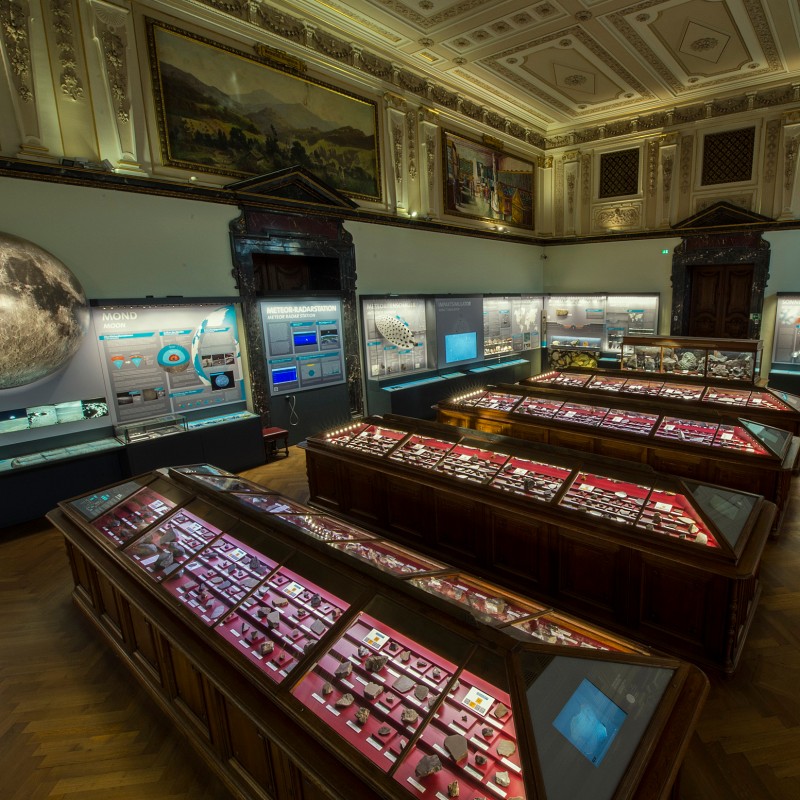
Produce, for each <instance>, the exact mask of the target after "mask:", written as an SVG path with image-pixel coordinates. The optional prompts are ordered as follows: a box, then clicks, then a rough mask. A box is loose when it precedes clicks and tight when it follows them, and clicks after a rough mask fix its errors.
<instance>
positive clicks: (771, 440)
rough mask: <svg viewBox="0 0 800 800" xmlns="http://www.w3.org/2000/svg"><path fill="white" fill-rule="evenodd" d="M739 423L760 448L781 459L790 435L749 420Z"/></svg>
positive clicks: (787, 432) (780, 429)
mask: <svg viewBox="0 0 800 800" xmlns="http://www.w3.org/2000/svg"><path fill="white" fill-rule="evenodd" d="M740 422H741V423H742V426H743V427H744V428H745V430H746V431H747V433H748V434H749V435H750V436H752V437H754V438H755V439H757V441H758V443H759V444H760V445H761V446H762V447H765V448H768V449H769V450H770V451H771V452H772V453H774V454H775V455H776V456H778V457H779V458H783V456H784V454H785V452H786V449H787V447H788V445H789V442H791V440H792V434H791V433H789V431H785V430H783V429H782V428H773V427H772V426H771V425H763V424H762V423H760V422H753V420H749V419H742V420H740ZM720 427H722V426H720Z"/></svg>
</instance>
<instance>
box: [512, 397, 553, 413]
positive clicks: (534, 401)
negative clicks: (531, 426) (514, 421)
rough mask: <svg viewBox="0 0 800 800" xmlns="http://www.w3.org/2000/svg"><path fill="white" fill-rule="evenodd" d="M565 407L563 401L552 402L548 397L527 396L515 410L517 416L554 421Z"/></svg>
mask: <svg viewBox="0 0 800 800" xmlns="http://www.w3.org/2000/svg"><path fill="white" fill-rule="evenodd" d="M563 405H564V401H563V400H551V399H550V398H548V397H535V396H534V395H527V396H526V397H523V398H522V402H520V404H519V405H518V406H517V407H516V408H515V409H514V413H515V414H526V415H527V416H529V417H542V418H543V419H552V418H553V417H555V415H556V414H557V413H558V412H559V410H560V409H561V406H563Z"/></svg>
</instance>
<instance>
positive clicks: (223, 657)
mask: <svg viewBox="0 0 800 800" xmlns="http://www.w3.org/2000/svg"><path fill="white" fill-rule="evenodd" d="M256 497H263V498H264V502H262V503H255V502H248V499H249V500H252V499H253V498H256ZM275 501H281V502H282V506H283V507H282V508H279V507H278V505H276V503H275ZM50 519H51V521H52V522H53V523H54V524H55V525H57V526H58V527H59V528H60V530H61V531H62V533H63V535H64V538H65V542H66V547H67V553H68V555H69V558H70V563H71V566H72V571H73V578H74V582H75V589H74V593H73V599H74V601H75V603H76V605H77V607H78V608H79V609H80V610H81V611H82V612H83V613H84V614H85V615H86V617H87V618H88V619H89V620H90V621H91V622H92V623H93V624H94V626H95V627H96V629H97V630H98V631H99V632H100V633H101V634H102V635H103V636H104V638H105V639H106V641H107V642H108V643H109V644H110V645H111V647H112V648H113V649H114V650H115V652H116V653H117V654H118V655H119V656H120V657H121V658H122V660H123V662H124V663H125V664H126V666H127V667H128V668H129V669H130V671H131V672H132V674H133V675H134V676H135V677H136V678H137V679H138V680H139V681H140V682H141V683H142V684H143V685H144V686H145V688H146V689H147V690H148V691H149V693H150V694H151V695H152V697H153V698H154V699H155V700H156V702H157V703H158V704H159V706H160V707H161V708H162V709H163V710H164V711H165V712H166V713H167V715H168V716H169V717H170V719H171V720H172V721H173V722H174V723H175V724H176V725H177V726H178V727H179V728H180V729H181V730H182V731H183V733H184V734H185V735H186V736H187V737H188V739H189V741H190V742H191V743H192V744H193V746H194V747H195V749H196V750H197V751H198V752H199V753H200V754H201V756H202V757H203V758H204V759H205V760H206V761H207V762H208V763H209V765H210V766H211V767H212V768H213V769H214V770H215V771H216V772H217V773H218V774H219V775H220V776H221V778H222V779H223V781H224V782H225V783H226V785H227V786H228V787H229V788H230V790H231V792H232V793H233V795H234V796H236V797H241V798H261V799H262V800H266V799H267V798H273V799H274V800H290V798H291V800H304V799H305V800H311V799H312V798H313V799H314V800H318V798H331V799H332V800H378V799H379V798H380V800H404V798H410V797H415V798H420V797H421V798H429V799H430V800H433V799H434V798H438V799H440V798H442V797H448V796H452V793H453V792H455V791H456V789H458V791H459V793H460V795H461V796H466V797H472V796H486V797H494V796H497V797H500V798H503V797H508V798H511V797H514V798H521V799H524V800H536V798H541V799H542V800H544V798H545V797H546V798H548V799H550V800H552V798H561V797H563V798H567V797H575V796H578V795H580V796H582V797H586V798H589V800H592V798H597V800H600V798H608V797H612V796H613V797H615V798H631V799H632V800H652V799H653V798H663V799H664V800H666V798H669V797H672V796H674V795H673V792H672V788H673V786H674V783H675V779H676V776H677V774H678V770H679V767H680V763H681V760H682V757H683V753H684V752H685V749H686V747H687V746H688V742H689V740H690V737H691V734H692V731H693V729H694V726H695V724H696V721H697V718H698V716H699V713H700V710H701V708H702V705H703V703H704V700H705V696H706V693H707V690H708V682H707V680H706V679H705V676H703V674H702V673H701V672H700V671H699V670H698V669H697V668H696V667H693V666H691V665H690V664H687V663H685V662H682V661H680V660H678V659H675V658H672V657H670V656H666V655H663V654H659V653H656V652H653V651H651V650H649V649H648V648H646V647H643V646H641V645H638V644H636V643H634V642H632V641H630V640H628V639H625V638H621V637H620V636H618V635H615V634H612V633H608V632H605V631H603V630H602V629H600V628H597V627H595V626H594V625H592V624H590V623H587V622H583V621H580V620H578V619H576V618H574V617H570V616H569V615H567V614H565V613H564V612H561V611H556V610H555V609H553V608H552V607H550V606H549V604H542V603H538V602H536V601H533V600H530V599H528V598H525V597H523V596H519V595H516V594H514V593H512V592H509V591H508V590H506V589H503V588H501V587H499V586H497V585H494V584H492V583H488V582H486V581H485V580H482V579H481V578H480V577H478V576H473V575H468V574H462V573H459V572H458V571H457V570H455V569H454V568H453V567H452V566H450V565H448V564H445V563H444V562H442V561H439V560H438V559H432V558H430V557H427V556H424V555H422V554H420V553H415V552H414V551H413V550H410V549H408V548H403V547H398V546H397V545H395V544H393V543H391V542H388V541H384V540H382V539H380V538H378V537H376V536H375V535H374V534H371V533H369V532H367V531H365V530H363V529H360V528H358V527H356V526H353V525H349V524H347V523H344V522H341V521H339V520H336V519H335V518H332V517H330V516H329V515H326V514H321V513H319V512H317V511H314V510H313V509H310V508H308V507H305V506H300V505H299V504H296V503H293V502H291V501H289V500H287V499H286V498H282V497H281V496H280V495H278V494H277V493H275V492H271V491H270V490H268V489H264V488H263V487H259V486H257V485H256V484H252V483H250V482H248V481H244V480H242V479H240V478H237V477H236V476H234V475H231V474H229V473H225V472H224V471H223V470H220V469H218V468H215V467H212V466H210V465H195V466H192V467H184V468H175V469H171V470H158V471H156V472H152V473H149V474H146V475H143V476H139V477H137V478H135V479H134V480H131V481H127V482H125V483H123V484H118V485H115V486H110V487H106V488H104V489H102V490H98V491H96V492H93V493H91V494H89V495H84V496H81V497H78V498H75V499H73V500H71V501H65V502H62V503H60V504H59V508H58V509H57V510H55V511H53V512H51V514H50ZM120 528H123V529H125V531H126V533H125V534H121V533H120V531H119V529H120ZM587 715H588V716H587ZM554 721H555V724H553V723H554Z"/></svg>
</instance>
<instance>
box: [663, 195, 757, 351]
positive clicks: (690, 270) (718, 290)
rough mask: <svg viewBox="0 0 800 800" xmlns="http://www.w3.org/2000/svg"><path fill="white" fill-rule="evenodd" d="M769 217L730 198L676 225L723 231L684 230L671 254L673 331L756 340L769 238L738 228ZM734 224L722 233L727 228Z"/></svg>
mask: <svg viewBox="0 0 800 800" xmlns="http://www.w3.org/2000/svg"><path fill="white" fill-rule="evenodd" d="M769 221H770V220H769V219H768V218H767V217H763V216H761V215H760V214H753V213H752V212H749V211H745V210H744V209H741V208H737V207H736V206H732V205H731V204H730V203H724V202H721V203H716V204H715V205H713V206H710V207H709V208H707V209H705V210H704V211H702V212H700V213H698V214H695V215H694V216H693V217H689V218H688V219H686V220H684V221H683V222H682V223H679V224H678V225H676V226H675V228H676V229H677V230H679V231H681V232H686V233H689V232H690V231H691V230H692V229H702V230H704V231H708V229H709V228H720V229H721V230H720V231H719V232H718V233H717V232H711V233H707V232H706V233H703V234H700V235H687V236H685V237H684V240H683V241H682V242H681V243H680V244H679V245H678V246H677V247H676V248H675V253H674V255H673V259H672V315H671V318H670V333H671V334H672V335H673V336H703V337H711V338H726V339H758V338H759V337H760V335H761V313H762V309H763V306H764V289H765V287H766V284H767V281H768V280H769V256H770V251H769V243H768V242H765V241H763V239H762V238H761V232H760V231H755V230H752V229H751V230H741V228H742V227H743V226H747V225H749V226H751V227H753V226H755V225H758V226H762V225H763V224H764V223H765V222H769ZM726 227H727V228H730V229H734V228H735V229H736V230H732V231H731V232H726V231H725V230H724V229H725V228H726Z"/></svg>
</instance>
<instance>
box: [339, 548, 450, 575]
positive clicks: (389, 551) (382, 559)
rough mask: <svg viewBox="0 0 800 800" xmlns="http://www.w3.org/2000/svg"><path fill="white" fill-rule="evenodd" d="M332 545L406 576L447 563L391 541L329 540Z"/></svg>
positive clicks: (393, 573)
mask: <svg viewBox="0 0 800 800" xmlns="http://www.w3.org/2000/svg"><path fill="white" fill-rule="evenodd" d="M329 544H330V546H331V547H334V548H336V549H337V550H340V551H341V552H343V553H347V555H349V556H352V557H353V558H357V559H359V560H360V561H365V562H366V563H367V564H372V566H374V567H377V568H378V569H379V570H381V571H382V572H388V573H390V574H391V575H397V576H398V577H405V576H408V575H419V574H421V573H423V572H435V571H440V570H443V569H445V565H444V564H442V563H441V562H439V561H434V560H433V559H432V558H425V557H423V556H421V555H419V554H417V553H414V552H412V551H411V550H406V549H405V548H404V547H400V546H399V545H396V544H390V543H389V542H377V541H371V542H364V541H350V542H329Z"/></svg>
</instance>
